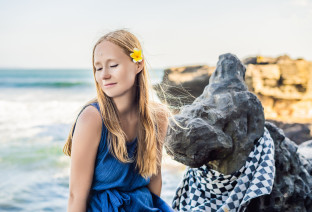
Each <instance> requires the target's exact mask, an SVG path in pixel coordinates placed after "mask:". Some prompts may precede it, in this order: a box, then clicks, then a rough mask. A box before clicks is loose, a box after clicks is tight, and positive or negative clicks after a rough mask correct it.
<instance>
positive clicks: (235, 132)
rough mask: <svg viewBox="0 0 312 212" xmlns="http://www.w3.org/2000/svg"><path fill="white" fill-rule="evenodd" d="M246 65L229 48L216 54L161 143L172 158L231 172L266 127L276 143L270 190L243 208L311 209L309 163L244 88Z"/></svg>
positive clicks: (171, 122) (255, 98)
mask: <svg viewBox="0 0 312 212" xmlns="http://www.w3.org/2000/svg"><path fill="white" fill-rule="evenodd" d="M244 77H245V67H244V65H243V64H242V63H241V62H240V61H239V60H238V58H237V57H236V56H234V55H232V54H224V55H221V56H220V57H219V62H218V64H217V68H216V70H215V72H214V73H213V74H212V76H211V77H210V79H209V85H207V86H206V87H205V89H204V91H203V93H202V94H201V95H200V96H199V97H198V98H197V99H195V101H194V102H193V103H192V104H191V105H186V106H184V107H183V108H182V109H181V111H180V113H179V114H177V115H175V119H176V120H177V122H178V123H179V124H180V125H182V126H183V127H186V129H181V128H180V127H178V126H177V125H176V123H175V122H174V121H173V120H172V119H170V121H169V124H170V127H169V128H168V131H167V137H166V140H165V149H166V151H167V153H168V154H169V155H171V156H172V157H173V159H174V160H176V161H178V162H181V163H183V164H185V165H187V166H190V167H195V168H198V167H200V166H202V165H203V164H207V165H208V166H210V167H212V168H213V169H215V170H217V171H219V172H222V173H223V174H230V173H233V172H234V171H237V170H239V168H241V167H242V166H243V165H244V163H245V161H246V158H247V156H248V154H249V153H250V151H251V150H252V148H253V145H254V141H255V140H258V139H259V138H260V137H261V136H262V135H263V132H264V126H265V127H266V128H267V129H268V130H269V132H270V135H271V137H272V139H273V140H274V143H275V166H276V175H275V176H276V177H275V179H274V185H273V190H272V192H271V194H270V195H265V196H261V197H259V198H256V199H253V200H252V201H251V202H250V204H249V205H248V209H247V211H303V212H305V211H312V192H311V191H312V178H311V174H312V164H311V163H310V162H309V160H307V159H306V158H305V157H304V156H303V155H301V154H299V153H298V151H297V149H298V146H297V145H296V144H295V143H294V142H293V141H291V140H290V139H289V138H287V137H285V134H284V132H283V131H282V130H281V129H279V128H278V127H276V126H275V125H274V124H273V123H270V122H265V120H264V115H263V107H262V105H261V102H260V101H259V100H258V99H257V97H256V96H255V95H254V94H252V93H250V92H249V91H247V88H246V85H245V83H244Z"/></svg>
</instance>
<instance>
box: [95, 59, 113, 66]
mask: <svg viewBox="0 0 312 212" xmlns="http://www.w3.org/2000/svg"><path fill="white" fill-rule="evenodd" d="M111 60H115V58H109V59H107V60H106V62H108V61H111ZM100 64H101V63H100V62H99V61H96V62H95V63H94V65H100Z"/></svg>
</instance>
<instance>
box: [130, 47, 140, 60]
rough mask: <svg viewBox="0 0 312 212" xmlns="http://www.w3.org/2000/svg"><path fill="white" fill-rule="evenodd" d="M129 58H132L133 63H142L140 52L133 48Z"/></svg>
mask: <svg viewBox="0 0 312 212" xmlns="http://www.w3.org/2000/svg"><path fill="white" fill-rule="evenodd" d="M130 57H131V58H133V62H135V63H136V62H141V61H142V50H141V49H137V48H134V49H133V53H131V54H130Z"/></svg>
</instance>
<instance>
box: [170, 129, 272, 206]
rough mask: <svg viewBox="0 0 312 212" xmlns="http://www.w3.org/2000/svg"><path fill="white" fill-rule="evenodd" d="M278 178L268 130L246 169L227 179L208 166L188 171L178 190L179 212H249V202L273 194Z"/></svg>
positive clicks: (174, 202) (176, 196)
mask: <svg viewBox="0 0 312 212" xmlns="http://www.w3.org/2000/svg"><path fill="white" fill-rule="evenodd" d="M274 176H275V163H274V141H273V139H272V138H271V136H270V133H269V131H268V130H267V129H266V128H264V134H263V136H262V137H261V138H260V139H259V140H257V141H256V142H255V145H254V148H253V151H251V152H250V154H249V156H248V158H247V161H246V163H245V165H244V166H243V167H242V168H241V169H240V170H238V171H236V172H234V173H233V174H230V175H223V174H221V173H220V172H218V171H215V170H212V169H210V168H208V167H207V166H206V165H203V166H201V167H200V168H190V167H188V168H187V170H186V172H185V174H184V176H183V179H182V181H181V183H180V185H179V186H178V188H177V190H176V194H175V196H174V198H173V202H172V208H173V209H174V210H175V211H217V212H227V211H245V209H246V207H247V205H248V203H249V201H250V200H251V199H253V198H256V197H259V196H261V195H265V194H270V193H271V191H272V187H273V182H274Z"/></svg>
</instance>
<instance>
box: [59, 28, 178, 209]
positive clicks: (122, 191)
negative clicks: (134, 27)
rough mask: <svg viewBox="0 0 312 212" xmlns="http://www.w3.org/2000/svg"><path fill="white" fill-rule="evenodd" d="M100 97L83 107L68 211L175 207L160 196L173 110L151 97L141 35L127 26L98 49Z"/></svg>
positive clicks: (75, 130)
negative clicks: (168, 129) (164, 148)
mask: <svg viewBox="0 0 312 212" xmlns="http://www.w3.org/2000/svg"><path fill="white" fill-rule="evenodd" d="M92 63H93V74H94V79H95V85H96V90H97V97H96V98H95V99H93V100H91V101H89V102H88V103H87V104H86V105H85V106H84V107H83V108H82V110H81V111H80V113H79V115H78V117H77V119H76V122H75V124H74V125H73V127H72V129H71V131H70V134H69V136H68V139H67V142H66V144H65V146H64V149H63V151H64V153H65V154H66V155H68V156H71V167H70V182H69V190H70V194H69V199H68V211H74V212H78V211H84V212H85V211H105V212H106V211H116V212H117V211H173V209H172V208H171V207H170V206H169V205H168V204H167V203H166V202H165V201H164V200H162V199H161V198H160V193H161V186H162V177H161V157H162V155H161V153H162V148H163V141H164V138H165V135H166V132H167V125H168V117H169V115H170V114H171V113H170V111H169V110H168V109H167V107H165V105H162V104H160V103H156V102H152V101H150V100H149V92H148V91H149V84H148V80H149V79H148V72H147V69H146V66H145V60H144V57H143V55H142V48H141V45H140V43H139V41H138V39H137V38H136V37H135V36H134V35H133V34H132V33H130V32H128V31H126V30H116V31H113V32H110V33H107V34H106V35H104V36H103V37H101V38H100V39H99V40H98V41H97V42H96V44H95V46H94V48H93V57H92Z"/></svg>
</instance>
